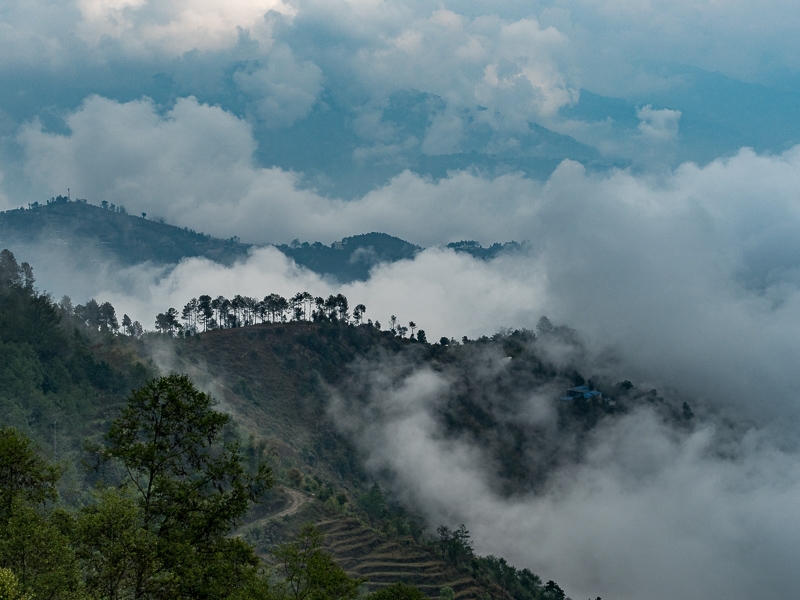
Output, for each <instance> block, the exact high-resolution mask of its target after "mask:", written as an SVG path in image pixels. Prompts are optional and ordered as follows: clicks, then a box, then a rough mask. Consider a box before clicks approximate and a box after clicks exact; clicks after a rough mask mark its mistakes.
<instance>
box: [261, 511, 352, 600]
mask: <svg viewBox="0 0 800 600" xmlns="http://www.w3.org/2000/svg"><path fill="white" fill-rule="evenodd" d="M273 555H274V556H275V558H276V559H277V560H278V565H277V574H278V575H279V576H280V577H281V581H280V583H279V584H278V593H279V595H278V597H279V598H281V599H285V600H353V599H355V598H357V597H358V593H359V588H360V587H361V585H362V584H363V583H364V582H365V581H366V580H364V579H353V578H351V577H349V576H348V575H347V573H345V572H344V570H343V569H342V568H341V567H340V566H339V565H337V564H336V563H335V562H334V560H333V558H331V556H330V554H328V553H327V552H325V551H324V550H323V549H322V534H321V533H320V532H319V530H318V529H317V528H316V527H314V526H313V525H311V524H309V525H306V526H304V527H303V529H302V530H301V532H300V535H299V536H298V538H297V540H296V541H294V542H290V543H288V544H282V545H281V546H279V547H278V548H277V550H275V551H274V552H273Z"/></svg>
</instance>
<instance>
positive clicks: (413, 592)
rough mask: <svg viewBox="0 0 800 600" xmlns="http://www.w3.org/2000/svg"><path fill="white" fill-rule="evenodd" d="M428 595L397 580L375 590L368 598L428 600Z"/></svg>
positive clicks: (374, 599)
mask: <svg viewBox="0 0 800 600" xmlns="http://www.w3.org/2000/svg"><path fill="white" fill-rule="evenodd" d="M427 598H428V597H427V596H426V595H425V594H423V593H422V592H421V591H420V590H419V589H417V588H415V587H414V586H413V585H407V584H405V583H401V582H397V583H393V584H392V585H390V586H388V587H385V588H383V589H382V590H378V591H377V592H373V593H372V594H370V595H369V596H367V599H368V600H427Z"/></svg>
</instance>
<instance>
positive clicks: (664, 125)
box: [636, 104, 681, 142]
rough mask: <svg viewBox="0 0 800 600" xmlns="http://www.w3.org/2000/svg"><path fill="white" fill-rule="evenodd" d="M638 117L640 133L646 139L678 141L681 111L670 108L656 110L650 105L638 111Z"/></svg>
mask: <svg viewBox="0 0 800 600" xmlns="http://www.w3.org/2000/svg"><path fill="white" fill-rule="evenodd" d="M636 116H637V117H638V118H639V121H640V122H639V131H640V132H641V133H642V135H643V136H644V137H646V138H650V139H652V140H655V141H659V142H669V141H675V140H676V139H677V137H678V122H679V121H680V119H681V111H679V110H670V109H668V108H662V109H660V110H656V109H654V108H653V107H652V106H651V105H649V104H648V105H647V106H643V107H642V108H640V109H638V110H637V111H636Z"/></svg>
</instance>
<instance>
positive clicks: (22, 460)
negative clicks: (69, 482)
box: [0, 427, 61, 529]
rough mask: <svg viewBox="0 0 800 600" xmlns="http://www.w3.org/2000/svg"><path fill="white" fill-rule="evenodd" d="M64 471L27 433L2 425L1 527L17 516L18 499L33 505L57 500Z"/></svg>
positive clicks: (0, 466)
mask: <svg viewBox="0 0 800 600" xmlns="http://www.w3.org/2000/svg"><path fill="white" fill-rule="evenodd" d="M60 475H61V473H60V470H59V469H58V468H57V467H54V466H53V465H50V464H48V463H47V461H46V460H44V459H43V458H42V457H41V456H39V453H38V452H36V449H35V448H34V446H33V443H32V442H31V441H30V440H29V439H28V438H27V437H26V436H25V435H23V434H22V433H20V432H19V431H18V430H17V429H15V428H13V427H0V529H2V528H3V527H4V526H5V525H6V524H7V523H8V521H9V520H10V519H11V517H12V516H13V514H14V508H15V505H16V503H17V501H20V502H22V503H24V504H28V505H33V506H36V505H42V504H44V503H45V502H47V501H48V500H49V501H55V500H56V498H57V497H58V494H57V492H56V483H57V482H58V479H59V477H60Z"/></svg>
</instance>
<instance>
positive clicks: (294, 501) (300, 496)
mask: <svg viewBox="0 0 800 600" xmlns="http://www.w3.org/2000/svg"><path fill="white" fill-rule="evenodd" d="M283 491H284V492H285V493H286V495H287V496H288V498H287V500H288V504H287V506H286V507H284V508H283V509H282V510H280V511H278V512H276V513H275V514H273V515H269V516H268V517H266V518H265V519H264V520H268V519H277V518H278V517H288V516H289V515H293V514H294V513H296V512H297V511H298V510H300V508H301V507H302V506H303V505H304V504H305V503H306V502H308V501H309V500H310V498H309V497H308V496H306V495H305V494H304V493H303V492H300V491H298V490H293V489H290V488H287V487H285V488H283Z"/></svg>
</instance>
